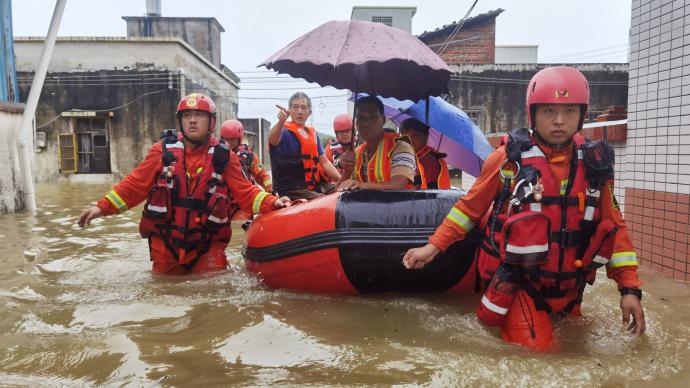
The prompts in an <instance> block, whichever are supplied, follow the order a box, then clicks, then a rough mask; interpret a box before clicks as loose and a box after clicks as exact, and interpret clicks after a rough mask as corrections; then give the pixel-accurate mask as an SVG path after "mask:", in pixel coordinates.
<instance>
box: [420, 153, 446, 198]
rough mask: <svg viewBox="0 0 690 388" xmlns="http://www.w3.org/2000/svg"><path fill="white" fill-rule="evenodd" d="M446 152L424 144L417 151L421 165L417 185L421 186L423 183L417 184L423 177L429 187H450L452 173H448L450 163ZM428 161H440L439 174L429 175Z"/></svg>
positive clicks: (444, 188)
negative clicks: (447, 160)
mask: <svg viewBox="0 0 690 388" xmlns="http://www.w3.org/2000/svg"><path fill="white" fill-rule="evenodd" d="M445 157H446V154H444V153H443V152H438V151H436V150H435V149H433V148H431V147H429V146H424V147H422V149H420V150H419V151H418V152H417V160H418V161H419V163H418V165H419V166H420V167H421V168H420V169H419V171H418V173H417V176H418V177H419V178H417V177H415V186H416V187H417V188H421V185H418V184H417V181H419V182H421V181H422V177H424V178H423V179H424V180H425V181H426V185H427V188H429V189H443V190H446V189H450V175H449V174H448V164H446V161H445V160H444V158H445ZM426 163H438V167H439V173H438V175H437V176H435V177H433V176H430V175H429V173H430V172H429V171H428V169H425V168H424V166H425V164H426Z"/></svg>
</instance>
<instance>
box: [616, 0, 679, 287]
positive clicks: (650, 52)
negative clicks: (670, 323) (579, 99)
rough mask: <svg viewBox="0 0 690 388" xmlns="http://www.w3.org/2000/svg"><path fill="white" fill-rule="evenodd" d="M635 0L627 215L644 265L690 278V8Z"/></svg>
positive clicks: (625, 171)
mask: <svg viewBox="0 0 690 388" xmlns="http://www.w3.org/2000/svg"><path fill="white" fill-rule="evenodd" d="M685 3H686V2H684V1H672V0H654V1H652V0H633V1H632V15H631V29H630V80H629V87H628V93H629V103H628V128H627V143H626V154H625V161H624V163H623V164H622V165H618V166H617V168H618V171H619V174H620V173H622V175H623V176H622V179H623V181H624V182H623V184H624V188H625V196H624V198H623V200H624V203H625V218H626V220H627V223H628V226H629V228H630V230H631V234H632V238H633V241H634V244H635V248H636V251H637V256H638V258H639V259H640V263H641V265H642V266H643V267H647V268H651V269H653V270H655V271H658V272H661V273H663V274H664V275H666V276H668V277H670V278H673V279H677V280H683V281H688V280H690V245H689V243H690V52H688V47H690V46H687V44H688V42H690V7H688V6H687V5H685Z"/></svg>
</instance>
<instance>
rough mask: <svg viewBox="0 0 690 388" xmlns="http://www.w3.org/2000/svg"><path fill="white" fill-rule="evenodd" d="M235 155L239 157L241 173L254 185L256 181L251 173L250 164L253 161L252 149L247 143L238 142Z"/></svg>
mask: <svg viewBox="0 0 690 388" xmlns="http://www.w3.org/2000/svg"><path fill="white" fill-rule="evenodd" d="M235 152H236V153H237V157H238V158H239V159H240V167H242V173H243V174H244V176H245V178H247V180H248V181H249V182H250V183H251V184H253V185H255V184H256V181H255V180H254V176H253V175H252V164H253V163H254V150H252V148H251V147H250V146H249V145H248V144H240V145H239V146H238V147H237V150H236V151H235Z"/></svg>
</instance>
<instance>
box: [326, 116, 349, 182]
mask: <svg viewBox="0 0 690 388" xmlns="http://www.w3.org/2000/svg"><path fill="white" fill-rule="evenodd" d="M333 131H334V132H335V137H336V139H335V140H332V141H330V142H328V144H326V148H325V149H324V153H325V154H326V158H328V160H329V161H330V162H331V163H333V166H334V167H335V168H336V169H337V170H338V172H339V173H340V174H341V175H342V174H343V173H344V172H345V170H344V169H343V167H342V166H341V165H340V157H341V156H342V155H343V154H344V153H345V152H347V150H351V149H354V145H355V143H357V141H356V139H354V138H353V137H354V136H353V133H352V117H351V116H350V115H348V114H346V113H345V114H341V115H337V116H335V118H334V119H333Z"/></svg>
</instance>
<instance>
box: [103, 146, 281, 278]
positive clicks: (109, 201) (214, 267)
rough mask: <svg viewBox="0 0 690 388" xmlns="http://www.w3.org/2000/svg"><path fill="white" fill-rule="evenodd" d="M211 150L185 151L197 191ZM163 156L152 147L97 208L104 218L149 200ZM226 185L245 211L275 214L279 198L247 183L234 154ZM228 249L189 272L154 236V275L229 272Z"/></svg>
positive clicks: (216, 247) (215, 249)
mask: <svg viewBox="0 0 690 388" xmlns="http://www.w3.org/2000/svg"><path fill="white" fill-rule="evenodd" d="M208 149H209V145H208V144H205V145H202V146H199V147H196V148H193V147H185V158H184V161H183V162H184V168H185V170H186V171H187V182H186V183H187V185H188V187H195V185H196V183H197V181H198V178H199V176H200V175H201V173H202V172H203V166H204V164H205V162H206V157H207V156H208ZM161 156H162V146H161V143H160V142H158V143H156V144H154V145H153V146H152V147H151V149H150V150H149V152H148V154H147V155H146V158H145V159H144V161H143V162H142V163H141V164H139V165H138V166H137V167H136V168H135V169H134V170H132V172H130V173H129V174H128V175H127V176H126V177H125V178H124V179H123V180H122V181H121V182H120V183H118V184H117V185H115V187H113V189H112V190H111V191H110V192H109V193H108V194H106V196H105V197H103V198H102V199H101V200H100V201H98V204H97V206H98V207H99V208H101V210H102V211H103V215H104V216H107V215H112V214H118V213H121V212H124V211H126V210H128V209H130V208H132V207H135V206H137V205H139V204H140V203H142V202H143V201H144V200H146V198H147V197H148V194H149V192H150V191H151V188H152V187H153V186H154V185H155V183H156V181H157V179H158V176H159V174H160V172H161V171H162V169H163V162H162V160H161ZM223 181H224V182H225V184H226V185H227V187H228V190H229V191H230V193H231V194H232V197H233V200H234V201H236V202H237V203H238V204H239V205H240V207H241V208H242V209H243V210H245V211H247V212H250V213H267V212H270V211H273V210H275V206H274V203H275V201H276V200H277V199H278V198H277V197H275V196H273V195H269V194H267V193H265V192H263V191H261V189H259V188H258V187H256V186H254V185H252V184H251V183H249V181H247V179H245V177H244V176H243V175H242V171H241V167H240V163H239V159H238V157H237V155H236V154H235V153H233V152H231V153H230V161H229V162H228V165H227V167H226V169H225V171H224V172H223ZM226 246H227V244H219V243H212V244H211V247H210V248H209V250H208V252H206V253H205V254H204V255H202V256H201V257H200V258H199V259H198V260H197V261H196V263H195V264H194V266H192V267H191V268H187V267H183V266H181V265H179V264H178V262H177V260H176V259H175V257H174V256H173V255H172V254H171V253H170V251H168V249H167V248H166V247H165V243H164V241H163V240H162V239H161V238H160V237H158V236H157V235H153V236H151V239H150V244H149V247H150V255H151V260H152V261H153V272H155V273H165V274H172V275H179V274H186V273H190V272H191V273H203V272H210V271H218V270H222V269H225V268H226V267H227V265H228V262H227V258H226V256H225V248H226ZM186 254H187V255H196V252H195V251H190V252H187V253H186Z"/></svg>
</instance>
